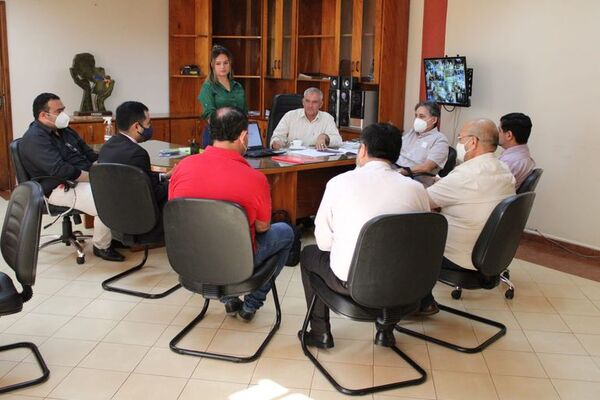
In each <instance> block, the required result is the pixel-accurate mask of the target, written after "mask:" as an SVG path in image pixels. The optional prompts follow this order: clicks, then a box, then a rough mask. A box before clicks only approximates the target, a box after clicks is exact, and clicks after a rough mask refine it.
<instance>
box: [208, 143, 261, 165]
mask: <svg viewBox="0 0 600 400" xmlns="http://www.w3.org/2000/svg"><path fill="white" fill-rule="evenodd" d="M202 154H208V155H209V156H213V157H222V158H228V159H230V160H233V161H238V162H241V163H244V164H246V165H247V166H249V167H250V164H248V161H246V159H245V158H244V157H242V155H241V154H240V153H238V152H237V151H233V150H227V149H221V148H218V147H214V146H208V147H206V149H204V151H203V152H202Z"/></svg>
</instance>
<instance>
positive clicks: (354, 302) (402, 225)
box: [301, 213, 448, 395]
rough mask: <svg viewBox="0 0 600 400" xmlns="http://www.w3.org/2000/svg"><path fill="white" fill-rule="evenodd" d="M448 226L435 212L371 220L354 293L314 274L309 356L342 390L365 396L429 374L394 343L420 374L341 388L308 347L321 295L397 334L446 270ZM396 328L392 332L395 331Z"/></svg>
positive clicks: (353, 276) (353, 271) (356, 259)
mask: <svg viewBox="0 0 600 400" xmlns="http://www.w3.org/2000/svg"><path fill="white" fill-rule="evenodd" d="M447 230H448V224H447V222H446V219H445V218H444V217H443V216H442V215H440V214H435V213H414V214H397V215H382V216H378V217H375V218H373V219H371V220H370V221H369V222H367V223H366V224H365V225H364V226H363V228H362V230H361V232H360V234H359V237H358V241H357V243H356V248H355V250H354V255H353V257H352V262H351V265H350V271H349V275H348V281H347V284H348V288H349V290H350V296H344V295H341V294H338V293H336V292H334V291H333V290H331V289H330V288H329V287H328V286H327V284H326V283H325V282H324V281H323V280H322V279H321V278H320V277H319V276H318V275H316V274H311V275H310V283H311V286H312V287H313V289H314V290H315V296H313V299H312V302H311V304H310V306H309V308H308V311H307V313H306V318H305V320H304V324H303V326H302V334H301V343H302V350H303V351H304V354H305V355H306V356H307V357H308V358H309V359H310V360H311V361H312V363H313V364H314V365H315V366H316V367H317V368H318V369H319V371H321V373H322V374H323V375H324V376H325V378H327V380H328V381H329V382H330V383H331V384H332V385H333V386H334V387H335V388H336V389H337V390H338V391H339V392H341V393H344V394H348V395H365V394H368V393H374V392H380V391H383V390H389V389H394V388H399V387H405V386H411V385H418V384H420V383H423V382H425V380H426V379H427V373H426V372H425V370H423V368H421V367H420V366H419V365H418V364H417V363H416V362H415V361H413V360H412V359H411V358H410V357H408V356H407V355H406V354H405V353H404V352H402V351H401V350H400V349H399V348H398V347H396V346H395V344H393V343H382V342H381V341H378V340H376V341H375V343H376V344H379V345H382V346H388V347H390V348H391V349H392V350H393V351H394V352H395V353H396V354H398V355H399V356H400V357H402V358H403V359H404V360H405V361H406V362H407V363H408V364H409V365H410V366H412V367H413V368H414V369H415V370H416V371H417V372H418V373H419V374H420V377H419V378H416V379H409V380H404V381H400V382H395V383H389V384H385V385H379V386H373V387H368V388H361V389H348V388H346V387H343V386H341V385H340V384H339V383H338V382H337V381H336V380H335V379H334V378H333V377H332V376H331V374H329V372H327V370H326V369H325V367H324V366H323V365H322V364H321V363H320V362H319V361H318V360H317V358H316V357H315V356H313V354H312V353H311V352H310V351H309V349H308V347H307V346H306V343H305V340H306V333H307V328H308V323H309V321H310V316H311V314H312V312H313V309H314V306H315V302H316V298H317V297H319V299H320V300H321V301H323V302H324V303H325V304H326V305H327V306H328V307H329V309H331V310H332V311H334V312H335V313H337V314H341V315H343V316H345V317H347V318H350V319H352V320H355V321H362V322H375V323H376V326H377V330H378V335H377V336H378V337H379V334H380V332H385V331H387V332H389V333H392V334H393V327H394V325H396V324H397V323H398V322H399V321H400V320H401V319H403V318H404V317H405V316H407V315H409V314H411V313H413V312H414V311H416V310H417V309H418V308H419V304H420V301H421V299H422V298H423V297H424V296H425V295H426V294H427V293H428V292H429V291H431V289H432V288H433V286H434V285H435V282H436V280H437V277H438V275H439V271H440V265H441V263H442V256H443V253H444V244H445V243H446V233H447ZM390 331H391V332H390Z"/></svg>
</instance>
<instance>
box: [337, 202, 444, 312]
mask: <svg viewBox="0 0 600 400" xmlns="http://www.w3.org/2000/svg"><path fill="white" fill-rule="evenodd" d="M447 232H448V223H447V222H446V218H444V217H443V216H442V215H440V214H436V213H429V212H428V213H412V214H393V215H382V216H378V217H375V218H373V219H371V220H370V221H368V222H367V223H366V224H365V225H364V226H363V228H362V230H361V232H360V234H359V236H358V241H357V242H356V248H355V250H354V256H353V257H352V262H351V266H350V272H349V275H348V285H349V288H350V295H351V296H352V298H353V299H354V300H355V301H356V302H357V303H359V304H361V305H363V306H365V307H372V308H388V307H389V308H393V307H400V306H405V305H410V304H413V303H415V302H418V301H419V300H420V299H422V298H423V297H425V295H426V294H427V293H428V292H429V291H430V290H431V289H432V288H433V286H434V285H435V282H436V281H437V279H438V276H439V272H440V267H441V265H442V257H443V254H444V246H445V244H446V234H447Z"/></svg>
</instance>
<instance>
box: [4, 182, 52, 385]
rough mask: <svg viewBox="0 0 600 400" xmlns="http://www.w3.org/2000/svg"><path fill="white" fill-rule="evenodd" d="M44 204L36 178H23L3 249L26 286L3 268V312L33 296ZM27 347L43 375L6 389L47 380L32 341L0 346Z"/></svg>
mask: <svg viewBox="0 0 600 400" xmlns="http://www.w3.org/2000/svg"><path fill="white" fill-rule="evenodd" d="M43 208H44V193H43V191H42V187H41V185H40V184H39V183H37V182H23V183H22V184H20V185H19V186H17V187H16V188H15V190H14V191H13V193H12V195H11V196H10V201H9V203H8V207H7V209H6V214H5V215H4V224H3V225H2V237H1V239H0V240H1V250H2V257H4V261H5V262H6V264H7V265H8V266H9V267H11V268H12V269H13V270H14V271H15V275H16V278H17V280H18V281H19V283H20V284H21V286H22V288H23V290H22V291H21V293H19V292H17V289H16V288H15V286H14V284H13V281H12V279H10V277H9V276H8V275H7V274H5V273H3V272H0V316H3V315H10V314H15V313H18V312H20V311H21V310H22V309H23V303H25V302H26V301H29V300H30V299H31V297H32V296H33V291H32V289H31V287H32V286H33V284H34V283H35V270H36V267H37V256H38V245H39V242H40V226H41V223H42V210H43ZM18 348H27V349H29V350H31V351H32V352H33V355H34V357H35V360H36V361H37V363H38V365H39V367H40V369H41V370H42V376H40V377H39V378H36V379H32V380H29V381H26V382H21V383H15V384H12V385H9V386H4V387H1V388H0V393H6V392H10V391H13V390H17V389H22V388H25V387H28V386H32V385H36V384H38V383H42V382H45V381H46V380H48V377H49V376H50V371H49V370H48V367H47V366H46V363H45V362H44V359H43V358H42V355H41V354H40V352H39V350H38V348H37V346H36V345H35V344H33V343H30V342H19V343H14V344H8V345H4V346H0V352H3V351H8V350H12V349H18Z"/></svg>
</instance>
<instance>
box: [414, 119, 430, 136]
mask: <svg viewBox="0 0 600 400" xmlns="http://www.w3.org/2000/svg"><path fill="white" fill-rule="evenodd" d="M413 128H414V130H415V132H417V133H423V132H425V130H426V129H427V121H425V120H424V119H421V118H415V122H414V123H413Z"/></svg>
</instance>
